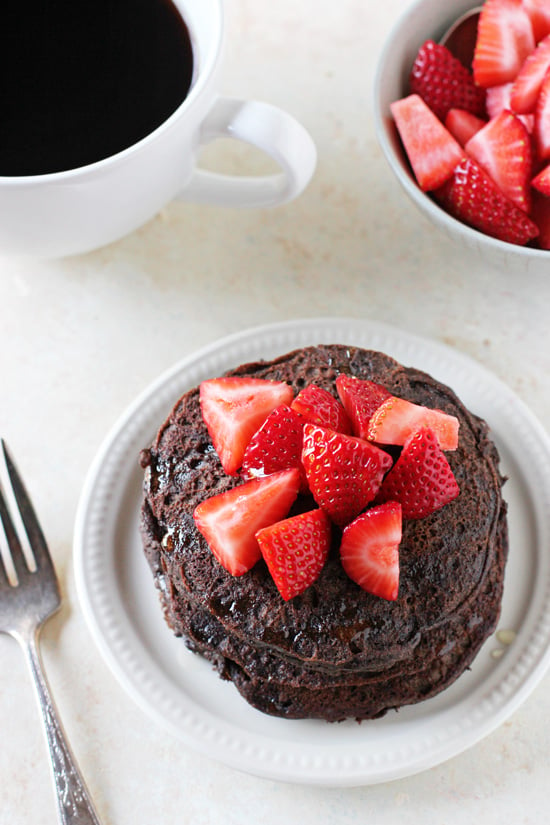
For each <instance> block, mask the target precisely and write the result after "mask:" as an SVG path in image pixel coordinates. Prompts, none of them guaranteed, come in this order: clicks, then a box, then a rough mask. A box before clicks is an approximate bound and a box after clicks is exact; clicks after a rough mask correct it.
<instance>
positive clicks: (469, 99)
mask: <svg viewBox="0 0 550 825" xmlns="http://www.w3.org/2000/svg"><path fill="white" fill-rule="evenodd" d="M409 86H410V91H411V93H412V94H417V95H420V97H421V98H422V99H423V100H424V102H425V103H427V105H428V106H429V107H430V109H431V110H432V112H434V114H436V115H437V117H438V118H439V119H440V120H443V121H444V120H445V118H446V116H447V112H448V111H449V109H452V108H459V109H465V110H466V111H468V112H472V114H474V115H480V116H481V115H483V114H485V93H484V91H483V89H480V87H479V86H476V85H475V83H474V79H473V77H472V74H471V72H469V71H468V69H466V68H465V67H464V66H463V65H462V63H461V62H460V60H458V59H457V58H456V57H454V56H453V55H452V54H451V52H450V51H449V50H448V49H447V48H446V46H442V45H441V44H439V43H434V41H433V40H426V42H425V43H424V44H423V45H422V46H421V47H420V49H419V51H418V54H417V56H416V58H415V61H414V63H413V67H412V71H411V76H410V81H409Z"/></svg>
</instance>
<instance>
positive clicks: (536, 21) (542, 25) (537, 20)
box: [522, 0, 550, 43]
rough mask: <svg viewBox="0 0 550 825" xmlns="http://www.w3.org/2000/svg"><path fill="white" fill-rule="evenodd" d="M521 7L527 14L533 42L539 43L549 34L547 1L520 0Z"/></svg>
mask: <svg viewBox="0 0 550 825" xmlns="http://www.w3.org/2000/svg"><path fill="white" fill-rule="evenodd" d="M522 5H523V8H524V9H525V11H526V12H527V14H528V16H529V19H530V20H531V25H532V27H533V34H534V36H535V42H537V43H538V42H539V40H542V38H543V37H546V35H547V34H550V6H549V5H548V0H522Z"/></svg>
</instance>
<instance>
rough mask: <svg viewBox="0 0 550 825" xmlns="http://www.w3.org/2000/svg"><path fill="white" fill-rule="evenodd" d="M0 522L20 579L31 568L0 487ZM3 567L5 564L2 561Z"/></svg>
mask: <svg viewBox="0 0 550 825" xmlns="http://www.w3.org/2000/svg"><path fill="white" fill-rule="evenodd" d="M0 523H1V524H2V526H3V528H4V533H5V534H6V540H7V542H8V547H9V550H10V554H11V560H12V562H13V566H14V568H15V572H16V575H17V578H18V579H21V577H22V576H24V575H25V573H28V572H29V568H28V567H27V563H26V561H25V555H24V553H23V548H22V546H21V542H20V541H19V537H18V535H17V532H16V530H15V526H14V524H13V521H12V517H11V515H10V511H9V509H8V506H7V504H6V499H5V498H4V493H3V492H2V488H1V487H0ZM2 567H4V564H3V563H2ZM5 572H6V576H7V578H8V580H9V574H8V572H7V570H6V571H5Z"/></svg>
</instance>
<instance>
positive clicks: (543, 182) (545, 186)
mask: <svg viewBox="0 0 550 825" xmlns="http://www.w3.org/2000/svg"><path fill="white" fill-rule="evenodd" d="M531 185H532V186H534V187H535V189H538V191H539V192H542V194H543V195H550V164H549V165H548V166H545V167H544V169H543V170H542V171H541V172H539V173H538V175H535V177H534V178H533V180H532V181H531Z"/></svg>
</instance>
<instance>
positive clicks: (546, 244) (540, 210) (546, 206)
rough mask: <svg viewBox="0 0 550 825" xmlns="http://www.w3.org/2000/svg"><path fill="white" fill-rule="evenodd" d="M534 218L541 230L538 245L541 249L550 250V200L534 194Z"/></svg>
mask: <svg viewBox="0 0 550 825" xmlns="http://www.w3.org/2000/svg"><path fill="white" fill-rule="evenodd" d="M531 214H532V218H533V220H534V222H535V223H536V225H537V226H538V228H539V236H538V238H537V240H536V245H537V246H538V248H539V249H550V198H548V197H547V196H546V195H541V194H539V193H538V192H536V191H535V192H533V207H532V213H531Z"/></svg>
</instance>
